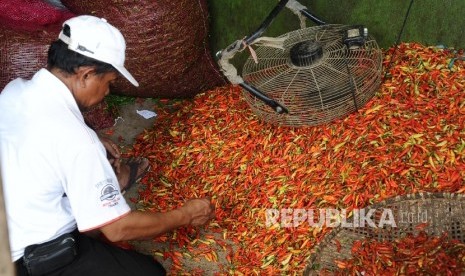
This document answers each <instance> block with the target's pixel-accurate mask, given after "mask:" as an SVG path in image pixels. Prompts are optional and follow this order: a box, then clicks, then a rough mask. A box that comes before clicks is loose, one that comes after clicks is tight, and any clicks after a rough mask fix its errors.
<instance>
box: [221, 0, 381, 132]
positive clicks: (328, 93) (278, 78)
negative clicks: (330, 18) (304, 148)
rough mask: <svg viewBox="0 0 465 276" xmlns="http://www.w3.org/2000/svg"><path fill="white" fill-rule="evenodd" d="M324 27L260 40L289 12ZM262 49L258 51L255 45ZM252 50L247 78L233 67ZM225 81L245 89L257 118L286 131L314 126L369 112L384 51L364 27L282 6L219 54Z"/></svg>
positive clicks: (295, 6) (288, 3) (289, 3)
mask: <svg viewBox="0 0 465 276" xmlns="http://www.w3.org/2000/svg"><path fill="white" fill-rule="evenodd" d="M284 7H288V8H290V9H291V10H292V11H293V12H294V13H295V14H297V15H299V16H300V17H301V22H303V18H308V19H311V20H312V21H313V22H315V23H317V24H318V26H313V27H308V28H301V29H299V30H295V31H292V32H289V33H286V34H284V35H281V36H279V37H276V38H268V37H260V36H261V34H262V33H263V32H264V31H265V29H266V28H267V27H268V26H269V25H270V24H271V22H272V21H273V19H274V18H275V17H276V16H277V14H278V13H279V12H280V11H281V10H282V9H283V8H284ZM253 44H255V45H259V44H260V46H258V48H257V49H256V50H253V49H251V47H250V46H251V45H253ZM246 48H249V49H251V55H250V57H249V58H248V59H247V61H246V62H245V64H244V67H243V70H242V77H241V76H238V75H237V70H236V68H235V67H234V66H233V65H232V64H231V63H230V62H229V60H230V59H231V58H233V57H234V55H235V54H236V53H237V52H239V51H242V50H244V49H246ZM217 57H218V63H219V65H220V68H221V70H222V72H223V73H224V75H225V76H226V77H227V78H228V80H229V81H230V82H231V83H233V84H239V85H240V86H241V87H242V88H244V97H245V100H246V101H247V103H248V104H249V105H250V107H251V109H252V110H253V112H254V113H255V114H257V115H258V116H259V117H260V118H262V119H263V120H265V121H268V122H270V123H273V124H278V125H284V126H313V125H319V124H323V123H328V122H331V121H333V120H335V119H338V118H342V117H344V116H346V115H348V114H350V113H352V112H354V111H356V110H358V109H359V108H361V107H363V106H364V105H365V104H366V103H367V102H368V101H369V100H370V99H371V98H372V97H373V95H374V94H375V92H376V91H377V89H378V88H379V86H380V84H381V72H382V51H381V50H380V49H379V47H378V45H377V43H376V41H375V39H374V38H373V37H372V36H371V35H369V34H368V31H367V29H366V28H365V27H364V26H362V25H354V26H346V25H336V24H326V23H325V22H324V21H322V20H321V19H319V18H317V17H316V16H314V15H313V14H311V13H310V12H309V11H308V9H307V8H306V7H304V6H302V5H301V4H300V3H298V2H297V1H295V0H288V1H280V2H279V3H278V5H277V6H276V7H275V8H274V9H273V11H272V12H271V13H270V15H269V16H268V17H267V18H266V20H265V21H264V22H263V23H262V25H261V26H260V28H259V29H258V30H257V31H256V32H255V33H254V34H252V35H251V36H249V37H246V38H245V39H244V40H237V41H235V42H234V43H233V44H231V45H230V46H229V47H228V48H226V49H225V50H222V51H220V52H218V53H217Z"/></svg>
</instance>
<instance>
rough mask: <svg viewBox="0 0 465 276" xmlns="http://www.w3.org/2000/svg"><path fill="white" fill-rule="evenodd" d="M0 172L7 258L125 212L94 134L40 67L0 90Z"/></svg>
mask: <svg viewBox="0 0 465 276" xmlns="http://www.w3.org/2000/svg"><path fill="white" fill-rule="evenodd" d="M0 172H1V173H2V181H3V189H4V196H5V204H6V213H7V222H8V231H9V238H10V247H11V254H12V259H13V261H16V260H18V259H19V258H21V257H22V256H23V254H24V248H25V247H26V246H27V245H31V244H37V243H43V242H46V241H49V240H52V239H54V238H56V237H58V236H59V235H61V234H64V233H67V232H71V231H72V230H74V229H76V225H77V228H78V229H79V230H80V231H81V232H83V231H88V230H91V229H95V228H98V227H100V226H102V225H105V224H107V223H110V222H111V221H114V220H117V219H119V218H120V217H122V216H124V215H126V214H128V213H129V212H130V207H129V206H128V204H127V203H126V201H125V199H124V198H123V196H122V195H121V192H120V189H119V185H118V180H117V178H116V176H115V173H114V171H113V169H112V167H111V165H110V163H109V162H108V160H107V158H106V151H105V148H104V147H103V145H102V143H101V142H100V140H99V138H98V137H97V134H96V133H95V132H94V131H93V130H92V129H90V128H89V127H88V126H87V125H86V124H85V123H84V119H83V117H82V114H81V112H80V111H79V108H78V106H77V104H76V102H75V100H74V98H73V96H72V95H71V92H70V91H69V90H68V88H67V87H66V86H65V85H64V84H63V83H62V82H61V81H60V80H59V79H58V78H56V77H55V76H54V75H53V74H51V73H50V72H49V71H47V70H46V69H41V70H40V71H38V72H37V73H36V74H35V75H34V77H33V78H32V79H31V80H23V79H16V80H14V81H12V82H11V83H9V84H8V85H7V86H6V87H5V89H4V90H3V91H2V93H0Z"/></svg>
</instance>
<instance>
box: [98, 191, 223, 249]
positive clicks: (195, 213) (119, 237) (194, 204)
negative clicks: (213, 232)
mask: <svg viewBox="0 0 465 276" xmlns="http://www.w3.org/2000/svg"><path fill="white" fill-rule="evenodd" d="M213 217H214V210H213V206H212V205H211V203H210V201H209V200H208V199H205V198H203V199H192V200H189V201H187V202H186V203H185V204H184V206H182V207H181V208H178V209H175V210H172V211H168V212H164V213H160V212H157V213H153V212H142V211H132V212H131V213H129V214H128V215H126V216H124V217H122V218H121V219H119V220H116V221H114V222H111V223H110V224H107V225H105V226H103V227H101V228H100V230H101V231H102V233H103V234H104V235H105V237H106V238H107V239H108V240H110V241H111V242H118V241H127V240H136V239H147V238H152V237H155V236H158V235H161V234H164V233H166V232H169V231H172V230H174V229H176V228H178V227H183V226H188V225H192V226H200V225H203V224H205V223H207V222H208V221H209V220H210V219H212V218H213Z"/></svg>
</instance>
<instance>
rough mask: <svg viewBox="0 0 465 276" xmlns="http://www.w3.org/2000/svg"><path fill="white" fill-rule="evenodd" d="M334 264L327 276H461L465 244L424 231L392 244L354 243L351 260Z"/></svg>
mask: <svg viewBox="0 0 465 276" xmlns="http://www.w3.org/2000/svg"><path fill="white" fill-rule="evenodd" d="M336 263H337V266H338V268H339V270H337V271H331V272H329V275H438V273H440V275H460V273H463V272H464V271H465V244H463V243H460V242H459V241H457V240H451V239H449V238H448V237H447V235H446V234H442V235H440V236H429V235H427V233H426V232H424V231H421V232H420V233H419V234H418V235H417V236H413V235H407V236H406V237H404V238H401V239H396V240H394V241H392V242H389V241H378V240H375V239H364V240H358V241H356V242H354V245H353V247H352V258H351V259H349V260H336ZM323 274H325V273H323Z"/></svg>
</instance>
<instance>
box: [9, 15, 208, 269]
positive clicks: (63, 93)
mask: <svg viewBox="0 0 465 276" xmlns="http://www.w3.org/2000/svg"><path fill="white" fill-rule="evenodd" d="M125 49H126V45H125V41H124V38H123V36H122V35H121V33H120V32H119V31H118V30H117V29H116V28H114V27H113V26H112V25H110V24H109V23H107V22H106V21H105V20H104V19H99V18H96V17H93V16H78V17H75V18H71V19H69V20H68V21H66V22H65V23H64V24H63V29H62V31H61V32H60V34H59V39H58V40H57V41H55V42H53V43H52V45H51V46H50V49H49V56H48V67H47V69H41V70H39V71H38V72H37V73H36V74H35V75H34V76H33V78H32V79H31V80H23V79H16V80H14V81H12V82H11V83H9V84H8V85H7V86H6V87H5V89H4V90H3V91H2V93H1V94H0V164H1V167H0V169H1V171H0V172H1V173H2V179H3V189H4V195H5V203H6V212H7V222H8V229H9V235H10V247H11V254H12V258H13V261H14V262H15V265H16V268H17V271H18V274H19V275H86V276H90V275H112V276H113V275H163V274H164V273H165V271H164V269H163V267H162V266H161V265H160V264H159V263H157V262H156V261H155V260H154V259H153V258H152V257H150V256H146V255H142V254H140V253H137V252H135V251H129V250H123V249H121V248H119V247H116V246H113V245H110V244H108V243H105V242H101V241H99V240H97V239H94V238H91V237H90V235H86V234H85V233H91V232H94V231H98V232H100V233H101V234H103V235H104V236H105V238H106V239H108V240H110V241H112V242H117V241H126V240H133V239H143V238H150V237H153V236H156V235H159V234H162V233H165V232H167V231H171V230H173V229H175V228H177V227H182V226H187V225H192V226H198V225H203V224H205V223H207V222H208V221H209V220H210V219H211V218H212V217H213V214H214V212H213V208H212V206H211V204H210V201H209V200H208V199H205V198H201V199H192V200H189V201H187V202H185V204H184V205H183V206H182V207H180V208H178V209H175V210H171V211H167V212H163V213H152V212H140V211H131V210H130V208H129V206H128V205H127V203H126V201H125V200H124V198H123V196H122V195H121V189H120V185H119V183H118V178H117V176H116V174H115V169H116V172H120V171H121V172H123V171H126V173H125V176H123V177H121V178H120V180H121V179H125V182H124V183H122V184H121V186H126V185H128V184H130V183H128V181H129V180H128V178H130V177H128V168H127V167H124V166H120V163H119V161H118V151H117V150H116V149H113V150H112V146H114V145H112V144H111V143H108V141H106V143H105V144H106V147H107V150H108V151H109V152H110V153H111V154H113V155H114V158H113V165H114V166H113V167H112V164H111V163H110V162H109V161H108V159H107V151H106V149H105V146H104V145H103V144H102V142H101V141H100V140H99V138H98V136H97V134H96V133H95V132H94V131H93V130H91V129H90V128H89V127H88V126H87V125H85V123H84V120H83V117H82V114H81V110H84V109H86V108H88V107H90V106H92V105H95V104H97V103H99V102H100V101H102V100H103V98H104V97H105V95H107V94H108V93H109V87H110V85H111V84H112V83H113V82H114V81H115V79H116V78H117V77H118V75H122V76H124V77H125V78H126V79H128V80H129V81H130V82H131V83H132V84H134V85H136V86H137V85H138V83H137V81H136V80H135V79H134V78H133V77H132V75H131V74H130V73H129V72H128V71H127V70H126V69H125V68H124V60H125ZM135 162H136V164H137V165H138V167H137V168H136V169H137V171H138V173H137V174H138V175H140V174H141V173H142V172H143V171H144V170H145V169H146V166H147V164H145V163H144V162H143V161H140V160H139V161H135ZM133 171H134V170H133ZM123 175H124V173H123ZM133 175H134V173H133ZM132 178H133V177H132ZM68 233H70V234H69V235H67V234H68Z"/></svg>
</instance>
